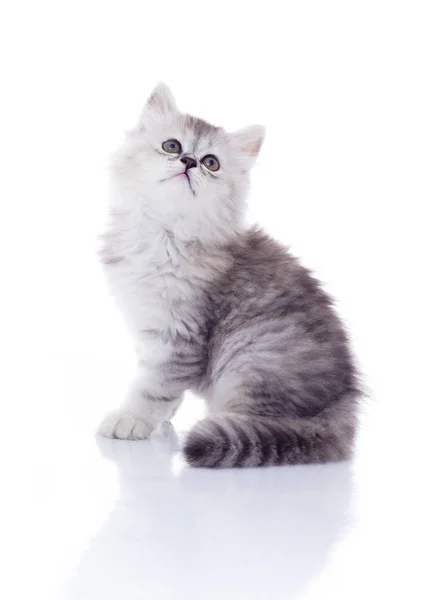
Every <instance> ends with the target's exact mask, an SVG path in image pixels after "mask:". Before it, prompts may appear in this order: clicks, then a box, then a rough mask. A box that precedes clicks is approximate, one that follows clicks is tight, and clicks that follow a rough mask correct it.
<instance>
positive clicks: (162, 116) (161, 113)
mask: <svg viewBox="0 0 440 600" xmlns="http://www.w3.org/2000/svg"><path fill="white" fill-rule="evenodd" d="M178 112H179V111H178V109H177V105H176V101H175V100H174V96H173V94H172V93H171V90H170V88H169V87H168V86H167V85H165V84H164V83H158V84H157V85H156V87H155V88H154V90H153V91H152V92H151V94H150V97H149V98H148V100H147V102H146V104H145V106H144V109H143V111H142V114H141V118H140V120H139V126H140V127H145V124H146V123H147V121H148V120H149V119H155V120H165V121H166V120H169V119H170V118H172V117H173V116H175V115H176V114H177V113H178Z"/></svg>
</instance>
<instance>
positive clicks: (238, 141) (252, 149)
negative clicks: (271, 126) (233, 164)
mask: <svg viewBox="0 0 440 600" xmlns="http://www.w3.org/2000/svg"><path fill="white" fill-rule="evenodd" d="M265 133H266V129H265V128H264V127H263V125H250V126H249V127H245V128H244V129H239V130H238V131H234V133H231V134H230V137H231V139H232V143H233V145H234V147H235V149H236V150H237V152H239V153H240V154H241V156H242V157H243V158H246V159H248V160H250V161H251V164H253V163H254V162H255V160H256V158H257V156H258V154H259V152H260V150H261V146H262V145H263V141H264V136H265Z"/></svg>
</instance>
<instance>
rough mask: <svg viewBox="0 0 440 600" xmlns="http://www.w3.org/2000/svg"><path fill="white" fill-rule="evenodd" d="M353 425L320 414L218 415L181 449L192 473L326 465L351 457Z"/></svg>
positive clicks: (192, 434) (203, 423)
mask: <svg viewBox="0 0 440 600" xmlns="http://www.w3.org/2000/svg"><path fill="white" fill-rule="evenodd" d="M354 430H355V427H354V423H353V421H352V420H351V419H349V418H346V419H342V420H336V421H333V420H331V419H328V418H326V417H325V416H323V415H322V414H321V415H319V416H316V417H310V418H298V419H291V418H279V419H275V418H270V417H255V416H247V415H241V414H231V413H229V414H224V415H222V414H219V415H214V416H211V417H208V418H206V419H203V420H202V421H199V423H197V424H196V425H195V427H194V428H193V429H192V430H191V431H190V432H189V434H188V436H187V438H186V440H185V442H184V447H183V453H184V455H185V458H186V460H187V462H188V463H189V464H190V465H191V466H193V467H209V468H217V469H220V468H232V467H262V466H276V465H298V464H310V463H325V462H332V461H338V460H343V459H346V458H348V457H349V456H350V454H351V449H352V444H353V438H354Z"/></svg>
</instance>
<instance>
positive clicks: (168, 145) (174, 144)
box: [162, 140, 182, 154]
mask: <svg viewBox="0 0 440 600" xmlns="http://www.w3.org/2000/svg"><path fill="white" fill-rule="evenodd" d="M162 150H165V152H168V154H180V153H181V152H182V146H181V145H180V142H178V141H177V140H167V141H166V142H164V143H163V144H162Z"/></svg>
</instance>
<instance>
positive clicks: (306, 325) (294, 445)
mask: <svg viewBox="0 0 440 600" xmlns="http://www.w3.org/2000/svg"><path fill="white" fill-rule="evenodd" d="M263 138H264V129H263V127H261V126H252V127H249V128H247V129H243V130H240V131H238V132H236V133H227V132H226V131H224V130H223V129H221V128H219V127H214V126H212V125H210V124H209V123H206V122H205V121H203V120H201V119H198V118H195V117H192V116H189V115H186V114H182V113H180V112H179V110H178V109H177V107H176V105H175V102H174V99H173V97H172V95H171V93H170V91H169V89H168V88H167V87H166V86H164V85H162V84H161V85H159V86H157V87H156V89H155V90H154V91H153V93H152V94H151V96H150V98H149V99H148V101H147V104H146V106H145V108H144V110H143V112H142V115H141V118H140V120H139V123H138V124H137V126H136V127H135V128H134V129H133V130H132V131H130V132H129V133H128V134H127V136H126V139H125V142H124V144H123V146H122V148H120V150H119V151H118V152H117V153H116V155H115V156H114V159H113V162H112V179H113V186H112V194H111V207H110V214H111V224H110V228H109V230H108V232H107V233H106V234H105V236H104V247H103V250H102V261H103V264H104V266H105V270H106V273H107V276H108V280H109V284H110V288H111V292H112V294H113V295H114V296H115V298H116V300H117V302H118V304H119V306H120V308H121V310H122V311H123V313H124V315H125V317H126V321H127V324H128V326H129V328H130V329H131V332H132V334H133V337H134V339H135V342H136V348H137V356H138V375H137V377H136V379H135V381H134V382H133V384H132V386H131V388H130V390H129V392H128V395H127V398H126V400H125V402H124V404H123V406H122V408H121V409H120V410H118V411H117V412H115V413H112V414H110V415H109V416H108V417H107V418H106V419H105V420H104V421H103V423H102V424H101V426H100V430H99V431H100V433H101V434H102V435H105V436H108V437H114V438H120V439H144V438H147V437H148V436H149V435H150V433H151V432H152V431H153V429H155V428H156V427H157V426H158V425H160V424H161V423H162V422H164V421H166V420H168V419H170V418H171V417H172V416H173V415H174V413H175V412H176V410H177V408H178V406H179V404H180V402H181V400H182V394H183V392H184V391H185V390H187V389H192V390H194V391H195V392H197V393H199V394H203V396H204V397H205V398H206V401H207V405H208V408H209V412H210V416H209V417H208V418H206V419H203V420H202V421H200V422H199V423H197V424H196V426H195V427H194V428H193V429H192V431H190V433H189V434H188V436H187V437H186V439H185V441H184V447H183V452H184V455H185V457H186V459H187V461H188V462H189V463H190V464H191V465H193V466H198V467H256V466H262V465H285V464H290V465H293V464H298V463H317V462H326V461H332V460H340V459H344V458H346V457H347V456H348V455H349V454H350V450H351V448H352V443H353V437H354V433H355V425H356V404H357V397H358V386H357V380H356V372H355V368H354V365H353V359H352V356H351V353H350V350H349V346H348V343H347V336H346V334H345V332H344V329H343V327H342V325H341V322H340V321H339V319H338V317H337V316H336V314H335V312H334V310H333V308H332V302H331V299H330V298H329V297H328V296H327V294H326V293H325V292H324V291H323V290H322V289H321V288H320V286H319V284H318V282H317V281H316V280H315V279H314V278H313V277H312V276H311V275H310V273H309V272H308V271H307V270H306V269H304V268H303V267H302V266H301V265H300V264H299V263H298V261H297V260H296V259H295V258H293V257H292V256H290V255H289V254H288V252H287V251H286V249H285V248H283V247H282V246H280V245H279V244H278V243H277V242H275V241H273V240H272V239H270V238H269V237H268V236H267V235H266V234H264V233H263V232H262V231H261V230H259V229H257V228H252V229H246V227H245V226H244V223H243V218H242V217H243V210H244V207H245V197H246V194H247V191H248V185H249V173H250V170H251V168H252V166H253V164H254V161H255V159H256V157H257V155H258V153H259V150H260V148H261V145H262V142H263Z"/></svg>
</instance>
